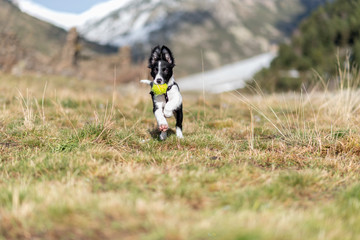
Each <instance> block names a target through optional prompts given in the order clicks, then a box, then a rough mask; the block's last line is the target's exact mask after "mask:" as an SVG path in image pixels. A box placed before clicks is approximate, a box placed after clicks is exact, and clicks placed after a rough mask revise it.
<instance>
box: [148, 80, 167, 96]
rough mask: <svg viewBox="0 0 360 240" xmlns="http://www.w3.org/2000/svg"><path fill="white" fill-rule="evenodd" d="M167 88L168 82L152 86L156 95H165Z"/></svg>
mask: <svg viewBox="0 0 360 240" xmlns="http://www.w3.org/2000/svg"><path fill="white" fill-rule="evenodd" d="M167 88H168V85H167V84H166V83H164V84H161V85H157V84H154V85H153V87H152V88H151V91H152V92H153V93H155V95H163V94H165V93H166V90H167Z"/></svg>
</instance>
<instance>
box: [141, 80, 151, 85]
mask: <svg viewBox="0 0 360 240" xmlns="http://www.w3.org/2000/svg"><path fill="white" fill-rule="evenodd" d="M140 82H141V83H144V84H147V85H150V86H151V83H152V81H150V80H140Z"/></svg>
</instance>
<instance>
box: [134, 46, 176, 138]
mask: <svg viewBox="0 0 360 240" xmlns="http://www.w3.org/2000/svg"><path fill="white" fill-rule="evenodd" d="M174 66H175V62H174V57H173V55H172V53H171V51H170V49H169V48H167V47H166V46H162V47H161V48H160V46H156V47H155V48H154V49H153V50H152V51H151V55H150V58H149V66H148V67H149V68H150V69H151V76H152V77H153V81H150V80H141V81H140V82H141V83H145V84H148V85H150V87H151V88H152V87H153V86H154V85H162V84H165V83H166V84H167V85H168V88H167V90H166V93H165V94H163V95H156V94H154V93H153V92H152V91H151V92H150V94H151V98H152V101H153V112H154V115H155V118H156V121H157V124H158V128H159V130H160V132H161V133H160V139H161V140H165V139H166V137H167V133H166V131H167V130H168V128H169V125H168V123H167V121H166V118H169V117H171V116H174V117H175V119H176V136H177V137H178V138H183V134H182V121H183V111H182V97H181V94H180V89H179V86H178V85H177V83H176V82H175V79H174V77H173V68H174Z"/></svg>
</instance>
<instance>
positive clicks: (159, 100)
mask: <svg viewBox="0 0 360 240" xmlns="http://www.w3.org/2000/svg"><path fill="white" fill-rule="evenodd" d="M164 105H165V97H164V96H154V115H155V118H156V121H157V124H158V128H159V130H160V132H161V133H160V139H161V140H165V139H166V137H167V133H166V131H167V130H168V128H169V125H168V123H167V121H166V118H165V116H164V113H163V108H164Z"/></svg>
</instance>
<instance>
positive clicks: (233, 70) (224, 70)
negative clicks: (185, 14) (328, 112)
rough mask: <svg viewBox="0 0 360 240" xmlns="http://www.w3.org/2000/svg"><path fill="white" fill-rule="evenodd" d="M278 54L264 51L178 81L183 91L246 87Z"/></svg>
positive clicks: (223, 89)
mask: <svg viewBox="0 0 360 240" xmlns="http://www.w3.org/2000/svg"><path fill="white" fill-rule="evenodd" d="M275 57H276V54H274V53H272V52H270V53H264V54H261V55H258V56H255V57H252V58H249V59H246V60H243V61H240V62H238V63H234V64H230V65H226V66H224V67H221V68H219V69H216V70H212V71H208V72H204V73H199V74H195V75H191V76H188V77H185V78H181V79H179V80H178V81H177V83H178V84H179V86H180V89H181V91H194V92H199V91H203V90H205V91H207V92H211V93H222V92H228V91H233V90H236V89H239V88H243V87H245V83H246V81H247V80H249V79H251V78H252V77H253V76H254V75H255V74H256V73H257V72H258V71H260V70H261V69H262V68H268V67H269V66H270V63H271V61H272V60H273V59H274V58H275Z"/></svg>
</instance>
